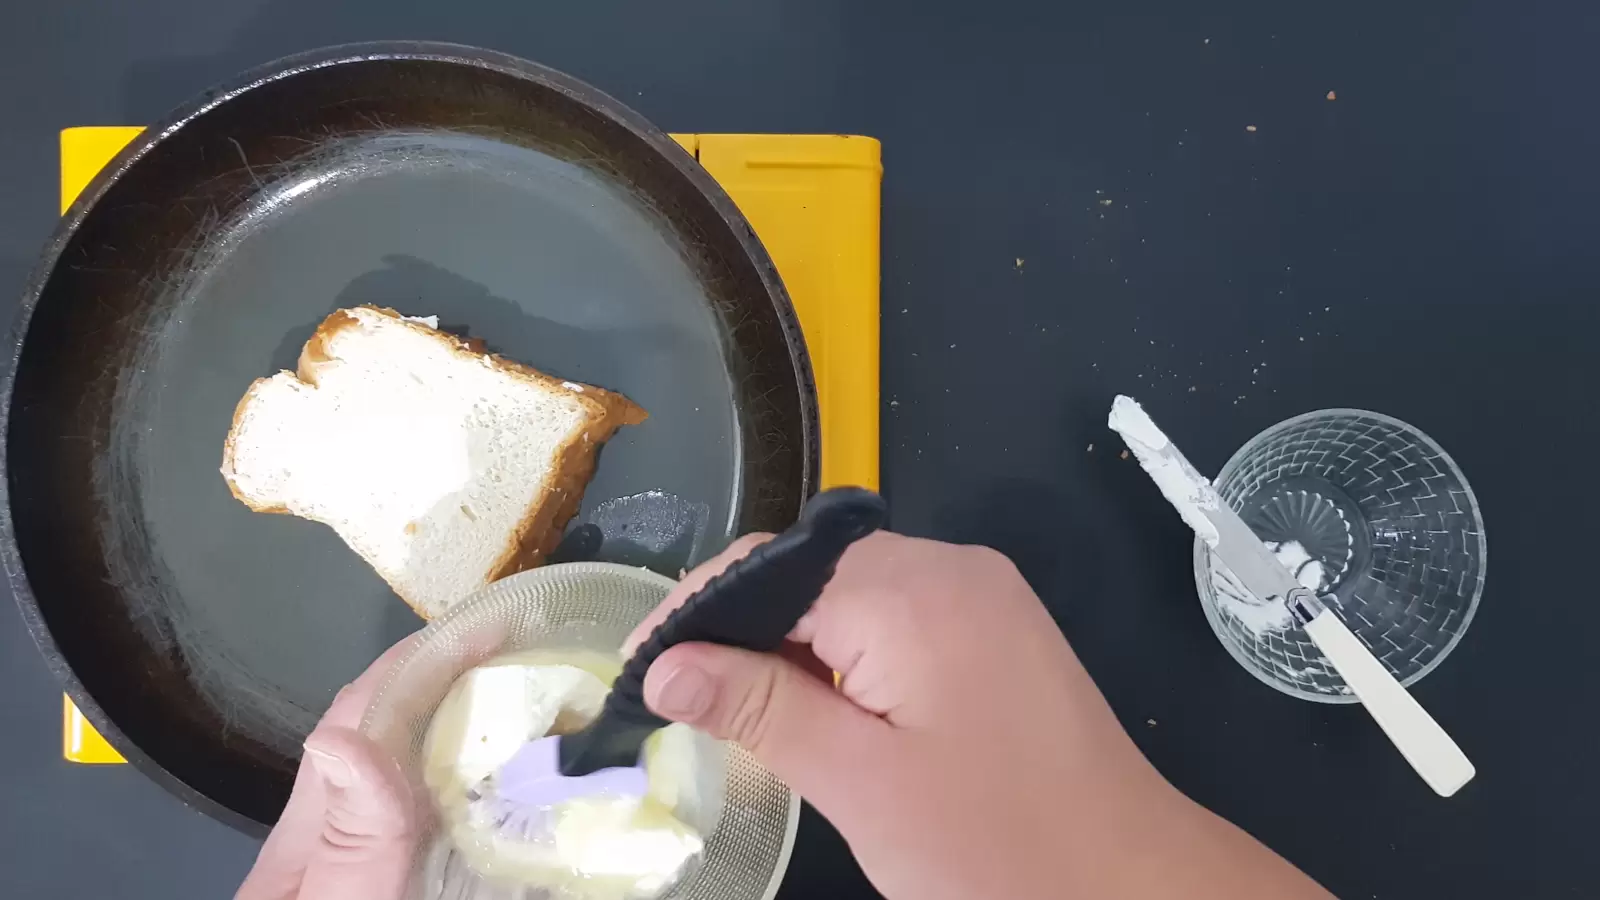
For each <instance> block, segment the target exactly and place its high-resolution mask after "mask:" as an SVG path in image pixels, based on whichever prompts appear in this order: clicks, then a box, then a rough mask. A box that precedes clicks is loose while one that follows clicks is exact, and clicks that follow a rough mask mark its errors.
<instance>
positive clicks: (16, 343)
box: [0, 41, 821, 837]
mask: <svg viewBox="0 0 1600 900" xmlns="http://www.w3.org/2000/svg"><path fill="white" fill-rule="evenodd" d="M390 61H412V62H423V63H437V64H444V65H452V66H461V67H466V68H477V69H485V70H488V71H490V72H494V73H497V74H502V75H508V76H511V77H513V78H516V79H518V80H522V81H528V82H532V83H533V84H535V85H538V86H540V87H543V88H547V89H553V90H556V91H558V92H560V93H562V94H564V95H566V96H567V97H569V98H571V99H573V100H575V101H577V102H578V103H580V104H582V105H584V106H586V107H587V108H589V109H590V110H592V111H593V112H595V113H596V114H598V115H600V116H602V117H604V118H606V119H609V120H611V121H612V122H613V123H615V124H617V125H620V126H622V127H623V128H624V129H626V130H627V131H628V132H629V133H630V134H631V135H632V136H633V137H634V138H636V139H639V140H642V141H643V142H644V143H645V144H646V145H647V146H648V147H649V149H651V150H653V151H654V152H655V156H656V159H657V160H658V161H659V162H662V163H665V164H667V165H669V166H671V167H672V168H673V169H674V170H676V173H677V175H678V176H679V177H682V178H684V179H686V180H687V181H688V182H689V184H690V186H691V187H693V188H694V189H695V191H696V192H697V193H698V194H700V195H701V196H702V197H704V198H705V199H706V201H707V202H708V203H710V205H711V207H712V209H713V211H714V212H715V214H716V216H717V217H718V218H720V219H721V220H722V222H723V224H724V225H725V226H726V227H727V228H728V231H729V233H730V234H732V236H733V237H734V239H735V240H736V241H737V242H738V244H739V246H740V248H741V250H742V251H743V253H744V255H745V256H746V257H747V258H748V259H749V260H750V262H751V263H752V264H753V265H754V266H755V269H756V272H757V274H758V276H759V278H760V279H761V283H762V286H763V287H764V288H765V291H766V294H767V297H768V299H769V300H770V301H771V302H772V303H773V305H774V307H775V310H774V311H775V312H776V313H777V315H776V318H777V321H778V326H779V328H780V329H781V331H782V334H783V338H784V342H785V344H786V346H787V348H788V351H789V358H790V363H791V365H792V366H793V368H794V378H795V384H796V386H797V387H798V388H799V393H800V397H799V400H800V416H799V421H800V432H801V433H800V435H799V437H800V439H801V441H802V447H801V454H800V455H801V459H800V469H801V474H800V479H799V481H800V484H799V487H800V495H799V497H798V498H796V501H797V503H803V502H804V500H805V499H806V498H808V497H809V496H811V495H812V494H813V493H815V491H816V489H817V478H818V471H819V469H820V462H821V441H820V425H819V419H820V414H819V410H818V404H817V393H816V380H815V377H814V375H813V373H812V369H811V362H810V356H809V354H808V353H807V351H806V345H805V338H804V335H803V334H802V332H801V330H800V323H799V318H798V316H797V314H796V313H795V310H794V305H793V302H792V300H791V299H790V297H789V293H788V291H787V289H786V288H785V287H784V285H783V282H782V280H781V279H780V278H779V277H778V272H777V267H776V265H774V264H773V262H772V259H771V256H770V255H769V254H768V253H767V251H766V248H765V247H764V246H763V245H762V243H761V241H760V239H759V238H758V237H756V234H755V231H754V229H753V228H752V227H751V226H750V224H749V221H748V220H747V219H746V218H745V217H744V215H743V213H741V212H740V211H739V209H738V207H737V206H736V205H735V204H734V202H733V200H732V199H731V198H730V197H729V196H728V195H727V193H726V191H724V190H723V189H722V186H721V185H719V184H718V183H717V182H716V180H715V179H713V178H712V177H711V176H710V174H709V173H708V172H706V170H705V169H704V168H703V167H701V166H700V165H699V163H698V162H697V161H696V160H695V159H694V158H693V157H691V156H689V155H688V154H687V153H686V152H685V151H684V150H683V148H682V147H681V146H679V145H678V144H677V142H676V141H674V140H673V139H672V138H671V137H669V136H668V135H667V134H666V132H664V131H662V130H661V129H660V128H658V127H656V126H655V125H653V124H652V123H650V122H649V121H648V120H647V119H645V118H644V117H643V116H641V115H639V114H638V113H637V112H634V111H633V110H632V109H630V108H629V107H628V106H626V105H625V104H623V103H622V102H620V101H618V100H617V99H616V98H614V97H612V96H610V95H609V94H607V93H605V92H603V91H601V90H600V89H598V88H596V87H594V86H592V85H590V84H588V83H587V82H584V81H582V80H580V79H578V78H575V77H573V76H571V75H567V74H565V73H563V72H560V71H558V70H555V69H552V68H549V67H548V66H544V65H541V64H539V63H536V62H532V61H531V60H527V59H523V58H521V57H517V56H513V55H511V54H507V53H502V52H500V51H496V50H489V49H485V48H481V47H474V46H470V45H466V44H457V43H450V42H444V41H372V42H359V43H347V44H338V45H333V46H327V47H321V48H316V49H312V50H307V51H303V52H300V53H296V54H292V55H289V56H285V57H281V58H279V59H276V60H272V61H270V62H267V63H264V64H261V65H259V66H256V67H254V68H252V69H249V70H246V71H245V72H244V73H242V74H240V75H238V76H235V77H234V78H232V79H230V80H227V81H225V82H222V83H221V84H219V85H217V86H215V87H212V88H210V89H208V90H206V91H205V92H203V93H202V94H200V95H199V96H197V97H194V98H191V99H190V100H188V101H187V102H185V103H183V104H182V105H180V106H178V107H176V108H174V109H173V110H172V111H171V112H169V113H168V114H167V115H166V116H165V117H163V118H162V119H161V120H160V121H159V122H158V123H156V124H154V125H151V126H148V127H146V128H145V129H144V130H143V131H142V132H141V133H140V134H139V135H138V136H137V137H135V138H134V139H133V140H132V141H130V142H129V143H128V144H127V145H126V146H125V147H124V148H123V149H122V150H121V151H120V152H118V153H117V155H116V156H115V157H113V159H112V160H111V161H110V162H109V163H107V164H106V166H105V167H104V168H102V169H101V170H100V171H99V172H98V173H97V174H96V175H95V177H94V178H93V179H92V180H91V181H90V182H89V184H88V185H87V186H86V187H85V188H84V189H83V191H82V192H81V193H79V195H78V197H77V198H76V199H75V200H74V201H73V202H72V204H71V205H70V206H69V207H68V209H67V211H66V212H65V213H63V214H62V216H61V217H60V218H59V219H58V220H57V224H56V226H55V229H54V231H53V232H52V233H51V235H50V238H49V239H48V240H47V241H46V242H45V244H44V246H43V248H42V249H41V250H40V255H39V258H38V262H37V263H35V265H34V268H33V271H32V272H31V274H30V275H29V277H28V280H27V282H26V284H25V286H24V288H23V292H22V296H21V300H20V303H19V305H18V309H17V312H16V314H15V315H14V316H13V318H12V321H11V323H10V328H9V330H8V333H7V335H6V338H5V344H4V347H5V349H6V357H5V360H4V373H3V376H0V565H3V566H4V569H5V580H6V583H7V585H8V586H9V587H10V589H11V592H12V596H13V597H14V598H15V600H16V604H17V608H18V611H19V612H20V613H21V615H22V619H23V624H24V625H25V626H26V627H27V630H28V633H29V634H30V635H31V636H32V638H33V641H34V644H35V645H36V646H37V647H38V648H39V652H40V654H41V655H42V656H43V657H44V659H45V663H46V665H47V666H48V667H49V669H50V671H51V673H52V674H53V675H54V676H55V678H56V680H57V681H58V682H59V683H60V684H61V686H62V689H63V690H64V691H65V692H66V694H67V696H68V697H70V698H71V700H72V702H73V703H74V704H75V705H76V706H77V708H78V710H79V712H81V713H82V714H83V716H84V718H86V719H87V720H88V721H89V723H90V724H91V725H93V726H94V728H95V730H96V731H98V732H99V733H100V735H101V736H102V737H104V738H105V739H106V741H107V742H108V743H110V745H111V746H112V747H113V748H115V749H116V751H117V752H118V753H120V754H121V755H122V757H123V758H124V759H126V760H127V761H128V762H129V763H131V764H132V765H133V766H134V767H135V768H137V769H139V770H140V771H141V772H143V773H145V774H146V775H147V776H148V777H150V778H151V779H152V780H154V781H155V782H157V783H158V784H159V785H161V787H163V788H164V789H166V790H167V791H168V792H170V793H172V794H173V795H174V796H176V797H177V798H178V799H179V800H181V801H182V802H183V803H185V804H186V805H189V806H191V807H194V808H196V809H198V810H200V811H201V812H204V813H206V814H207V815H210V816H212V817H213V818H215V819H217V820H218V821H221V822H223V823H224V824H227V825H229V826H231V827H233V828H235V829H236V830H239V831H241V832H243V833H245V834H249V835H252V836H255V837H262V836H264V835H265V834H266V833H267V832H268V831H269V830H270V827H271V826H270V825H269V824H268V823H265V822H259V821H257V820H256V819H254V818H252V817H250V816H247V815H245V814H243V813H240V812H237V811H235V810H233V809H232V808H230V807H228V806H226V805H225V804H223V803H221V802H219V801H216V800H213V799H211V798H210V797H209V796H207V795H206V794H204V793H202V792H201V791H199V790H197V789H195V788H193V787H190V786H189V785H188V784H187V783H186V782H184V781H183V779H181V778H180V777H178V776H177V775H175V774H173V773H172V772H170V771H168V770H167V769H166V768H165V767H164V766H162V765H161V764H160V763H158V762H156V760H155V759H154V758H152V757H150V756H149V755H148V754H146V753H144V752H143V751H142V750H141V749H140V748H139V747H138V746H137V745H136V744H134V743H133V742H132V741H131V740H129V739H128V737H127V735H126V734H125V733H124V732H123V731H122V729H121V728H120V727H118V726H117V725H116V723H115V722H114V721H113V720H112V719H111V718H110V717H109V716H108V715H107V714H106V712H105V711H104V710H103V709H102V708H101V706H100V704H99V703H98V702H96V701H95V699H94V697H93V696H92V695H91V694H90V693H89V691H88V689H87V688H86V687H85V686H84V684H83V683H82V682H81V681H80V680H79V679H78V677H77V675H76V674H75V673H74V671H73V669H72V666H71V664H70V663H69V662H68V661H67V659H66V658H65V655H64V654H63V653H62V651H61V649H60V647H59V646H58V645H57V643H56V640H55V637H54V635H53V634H52V633H51V630H50V627H49V625H48V624H47V623H46V621H45V618H44V615H43V613H42V611H41V609H40V607H39V601H38V598H37V597H36V596H35V595H34V592H33V589H32V586H31V584H30V583H29V581H28V578H27V573H26V571H25V569H24V566H23V561H22V554H21V550H20V547H19V545H18V543H17V538H16V523H15V522H14V520H13V518H12V513H11V483H10V466H9V464H10V434H11V404H12V400H13V394H14V389H15V386H16V378H17V374H18V366H19V364H20V362H21V358H22V352H23V348H24V346H25V344H26V342H27V338H28V331H29V325H30V324H31V322H32V319H33V314H34V312H35V310H36V309H37V307H38V304H39V301H40V299H41V298H42V297H43V295H44V292H45V289H46V287H47V286H48V285H49V283H50V281H51V278H52V276H53V275H54V273H55V271H56V269H57V267H58V265H59V263H60V261H61V254H62V252H63V251H64V250H65V249H66V247H67V245H68V244H69V243H70V242H71V240H72V238H73V237H74V236H75V235H76V234H77V232H78V231H79V229H80V228H81V227H82V225H83V223H84V222H85V221H86V220H87V219H88V218H89V217H90V216H91V215H92V214H93V213H94V210H95V208H96V207H97V206H98V204H99V202H100V200H101V198H103V197H104V196H105V194H106V193H107V191H109V190H110V188H111V187H112V186H113V185H114V184H115V183H116V182H117V181H118V180H120V179H121V178H122V177H123V176H124V175H125V174H127V173H128V172H129V171H130V170H131V169H132V168H133V167H134V166H135V165H137V164H138V162H139V161H140V160H141V159H143V158H144V157H145V156H146V155H148V154H150V153H152V152H156V151H157V150H158V149H159V148H160V146H161V145H162V144H163V143H164V142H166V141H167V139H168V138H170V137H171V136H173V135H175V134H177V133H178V132H179V131H180V130H182V129H183V128H185V127H187V126H188V125H189V124H190V123H192V122H194V121H196V120H198V119H200V118H201V117H203V116H205V115H206V114H208V113H210V112H211V111H213V110H215V109H218V108H220V107H222V106H224V105H226V104H228V103H230V102H232V101H234V100H235V99H237V98H239V97H241V96H244V95H246V94H249V93H250V92H252V91H254V90H256V89H258V88H261V87H264V86H266V85H269V84H272V83H275V82H278V81H284V80H287V79H291V78H294V77H297V76H300V75H303V74H306V73H308V72H312V71H315V70H320V69H327V68H333V67H337V66H344V65H360V64H364V63H371V62H390Z"/></svg>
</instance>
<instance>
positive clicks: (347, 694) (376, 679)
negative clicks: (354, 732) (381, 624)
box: [317, 634, 417, 729]
mask: <svg viewBox="0 0 1600 900" xmlns="http://www.w3.org/2000/svg"><path fill="white" fill-rule="evenodd" d="M416 642H417V635H415V634H413V635H411V636H409V637H407V638H405V639H404V640H402V641H400V643H398V644H395V645H394V646H393V647H390V648H389V649H388V650H385V651H384V652H383V655H382V656H379V657H378V658H377V659H376V660H374V661H373V663H372V665H370V666H367V670H366V671H365V672H362V673H361V674H360V675H359V676H357V677H356V680H355V681H352V682H350V683H349V684H348V685H345V687H344V689H343V690H341V691H339V693H338V695H337V696H335V697H334V698H333V703H331V704H330V705H329V706H328V711H327V712H325V713H323V714H322V721H321V722H319V723H318V724H317V727H318V728H321V727H323V726H324V725H327V726H331V727H335V728H351V729H355V728H360V727H361V717H362V716H363V715H365V714H366V712H367V704H368V703H369V702H371V700H372V695H373V694H375V693H377V692H378V686H379V685H380V684H382V682H383V679H384V676H386V675H388V674H389V669H390V668H392V667H393V666H394V664H395V663H397V662H399V661H400V659H401V657H403V656H404V655H405V654H406V652H407V651H409V650H410V649H411V648H412V647H413V646H415V645H416Z"/></svg>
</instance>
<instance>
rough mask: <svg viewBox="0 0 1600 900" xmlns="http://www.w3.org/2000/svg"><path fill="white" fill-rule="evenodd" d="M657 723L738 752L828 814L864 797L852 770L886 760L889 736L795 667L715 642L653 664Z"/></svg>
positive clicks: (648, 689) (648, 693) (674, 650)
mask: <svg viewBox="0 0 1600 900" xmlns="http://www.w3.org/2000/svg"><path fill="white" fill-rule="evenodd" d="M644 696H645V703H646V704H648V705H649V707H650V708H651V709H652V710H653V711H654V712H655V713H656V714H657V715H660V716H663V717H665V718H668V719H671V720H673V721H675V722H683V723H686V724H689V725H693V726H695V727H696V728H699V729H700V730H701V731H704V732H706V733H708V734H710V735H711V736H712V737H715V738H720V739H722V740H727V741H733V742H735V743H737V744H739V745H740V746H742V747H744V748H745V749H746V750H748V751H749V752H750V754H751V755H752V756H754V757H755V758H756V760H757V761H759V762H760V763H761V764H762V765H764V766H766V767H767V768H768V769H769V770H771V771H772V773H773V774H774V775H777V776H778V777H779V778H781V779H783V781H785V782H786V783H788V785H789V786H790V787H791V788H793V789H794V790H795V791H797V792H799V794H800V796H802V797H804V798H806V799H807V800H809V801H811V803H812V805H814V806H816V807H817V808H818V809H819V810H821V811H822V813H823V814H824V815H829V816H832V815H834V814H835V813H836V812H843V811H844V810H845V809H846V808H848V807H853V806H856V805H859V804H860V803H861V802H862V800H863V799H864V798H863V797H862V793H861V787H862V785H861V784H860V779H858V778H856V777H854V773H856V772H861V771H867V770H869V769H870V766H871V764H872V759H873V758H875V757H880V756H882V755H884V754H885V753H887V752H888V751H887V746H886V745H887V744H888V743H889V740H890V737H891V732H892V729H891V728H890V726H889V724H888V723H887V722H885V721H883V720H882V719H880V718H878V717H877V716H875V715H873V714H871V713H869V712H867V711H866V710H864V709H862V708H861V707H859V706H856V705H855V704H854V703H851V702H850V701H849V700H848V699H846V698H845V697H844V696H843V695H842V694H840V693H838V692H837V691H836V690H834V688H833V685H831V684H829V683H828V682H825V681H822V680H820V679H818V678H816V677H815V676H813V675H811V674H809V673H807V672H806V671H805V670H803V669H801V668H800V667H799V666H796V665H795V664H794V663H792V662H790V661H788V660H786V659H784V658H783V657H781V656H778V655H777V654H773V653H751V652H749V651H747V650H738V649H735V648H732V647H722V646H718V645H715V644H680V645H678V646H676V647H671V648H669V649H667V650H666V652H664V653H662V654H661V656H660V657H659V658H658V659H657V660H656V661H655V662H654V663H653V664H651V666H650V672H649V673H648V674H647V675H646V676H645V680H644Z"/></svg>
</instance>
